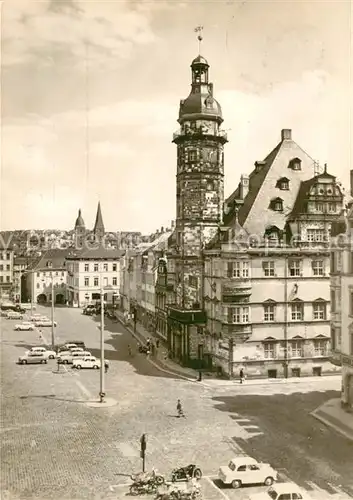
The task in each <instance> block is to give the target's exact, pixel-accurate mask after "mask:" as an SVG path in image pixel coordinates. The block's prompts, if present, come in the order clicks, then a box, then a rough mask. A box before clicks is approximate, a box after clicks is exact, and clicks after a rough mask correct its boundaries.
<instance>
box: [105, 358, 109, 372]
mask: <svg viewBox="0 0 353 500" xmlns="http://www.w3.org/2000/svg"><path fill="white" fill-rule="evenodd" d="M108 370H109V361H108V360H107V359H106V360H105V361H104V371H105V373H107V372H108Z"/></svg>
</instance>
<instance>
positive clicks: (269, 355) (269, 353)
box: [264, 342, 275, 359]
mask: <svg viewBox="0 0 353 500" xmlns="http://www.w3.org/2000/svg"><path fill="white" fill-rule="evenodd" d="M264 356H265V358H266V359H274V357H275V344H274V342H265V343H264Z"/></svg>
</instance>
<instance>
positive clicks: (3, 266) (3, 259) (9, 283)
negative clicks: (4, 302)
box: [0, 248, 14, 299]
mask: <svg viewBox="0 0 353 500" xmlns="http://www.w3.org/2000/svg"><path fill="white" fill-rule="evenodd" d="M13 260H14V252H13V250H12V249H10V248H0V297H1V298H2V299H11V298H12V291H13V290H12V289H13Z"/></svg>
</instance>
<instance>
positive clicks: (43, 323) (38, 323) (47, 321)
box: [34, 319, 58, 327]
mask: <svg viewBox="0 0 353 500" xmlns="http://www.w3.org/2000/svg"><path fill="white" fill-rule="evenodd" d="M34 324H35V325H36V326H42V327H44V326H51V325H52V322H51V320H50V319H40V320H39V321H36V322H35V323H34ZM53 324H54V326H58V324H57V322H56V321H53Z"/></svg>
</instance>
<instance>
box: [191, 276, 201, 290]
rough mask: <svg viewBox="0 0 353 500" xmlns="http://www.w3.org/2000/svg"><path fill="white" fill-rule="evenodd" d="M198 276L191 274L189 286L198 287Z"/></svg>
mask: <svg viewBox="0 0 353 500" xmlns="http://www.w3.org/2000/svg"><path fill="white" fill-rule="evenodd" d="M198 281H199V280H198V278H197V276H193V275H189V286H191V287H192V288H197V287H198Z"/></svg>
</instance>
